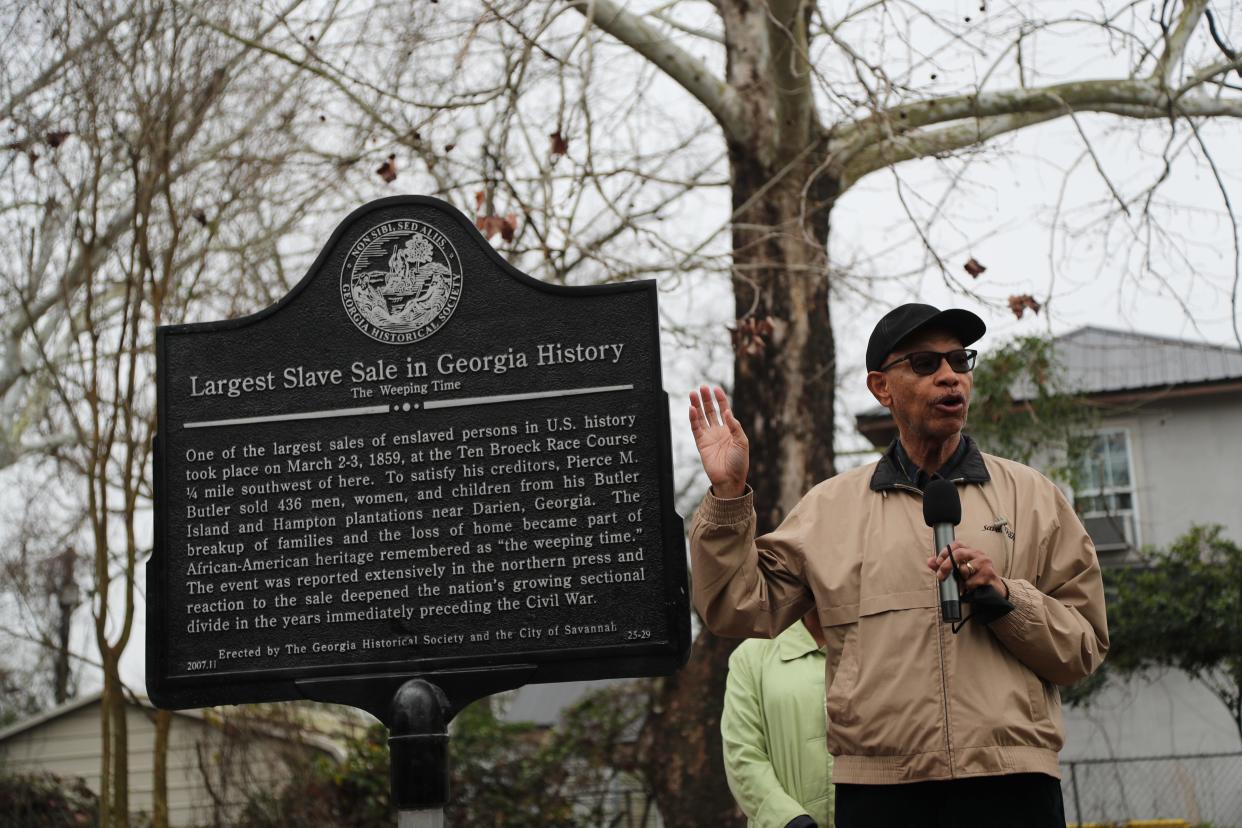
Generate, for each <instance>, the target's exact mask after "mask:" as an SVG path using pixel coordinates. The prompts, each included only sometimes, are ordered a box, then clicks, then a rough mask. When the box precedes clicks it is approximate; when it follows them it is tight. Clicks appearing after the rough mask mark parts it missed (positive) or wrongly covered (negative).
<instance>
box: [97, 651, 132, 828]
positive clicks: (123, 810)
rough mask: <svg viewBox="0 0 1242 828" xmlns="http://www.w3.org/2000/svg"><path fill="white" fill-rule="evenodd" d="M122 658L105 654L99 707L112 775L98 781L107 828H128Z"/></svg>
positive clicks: (127, 741)
mask: <svg viewBox="0 0 1242 828" xmlns="http://www.w3.org/2000/svg"><path fill="white" fill-rule="evenodd" d="M118 659H119V654H116V653H111V652H108V653H105V654H104V662H103V667H104V689H103V694H102V697H101V698H100V704H101V705H102V707H103V715H104V716H105V717H106V718H107V731H106V732H107V733H108V742H109V745H108V748H109V750H108V752H109V754H110V759H111V761H109V762H108V763H107V765H108V772H109V775H108V776H105V777H104V778H103V779H101V780H100V781H99V786H100V791H101V795H102V793H103V791H105V790H106V791H108V808H107V812H106V816H107V821H106V822H104V823H103V825H104V826H105V828H128V825H129V726H128V722H127V721H126V716H125V713H126V711H125V688H124V687H123V686H122V684H121V677H120V673H119V665H118V663H117V662H118Z"/></svg>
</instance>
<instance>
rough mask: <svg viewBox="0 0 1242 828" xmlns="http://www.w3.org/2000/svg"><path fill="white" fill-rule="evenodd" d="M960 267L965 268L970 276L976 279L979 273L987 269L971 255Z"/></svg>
mask: <svg viewBox="0 0 1242 828" xmlns="http://www.w3.org/2000/svg"><path fill="white" fill-rule="evenodd" d="M962 267H964V268H966V272H967V273H969V274H970V275H971V277H972V278H975V279H978V278H979V274H980V273H982V272H983V271H985V270H987V267H985V266H984V265H981V264H979V260H978V259H976V258H975V257H974V256H971V257H970V258H969V259H968V260H967V261H966V264H964V265H962Z"/></svg>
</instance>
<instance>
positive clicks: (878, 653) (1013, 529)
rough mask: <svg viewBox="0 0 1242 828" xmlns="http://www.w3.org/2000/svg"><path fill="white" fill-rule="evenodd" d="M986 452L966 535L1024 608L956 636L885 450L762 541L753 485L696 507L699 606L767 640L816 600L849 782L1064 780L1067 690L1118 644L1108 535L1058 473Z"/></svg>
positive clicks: (831, 730) (838, 769) (970, 492)
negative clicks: (1107, 568) (1065, 491)
mask: <svg viewBox="0 0 1242 828" xmlns="http://www.w3.org/2000/svg"><path fill="white" fill-rule="evenodd" d="M971 452H972V453H971V455H970V456H969V457H968V458H967V461H965V462H964V463H963V464H962V466H961V467H959V468H964V469H965V473H964V474H963V476H962V477H961V478H960V479H957V480H956V481H955V482H957V484H958V492H959V494H960V495H961V501H962V521H961V523H960V524H959V525H958V526H957V529H956V537H957V539H958V540H960V541H963V542H964V543H966V544H967V545H969V546H972V547H974V548H976V549H979V550H981V551H983V552H985V553H987V554H988V556H990V557H991V559H992V561H993V562H994V564H995V566H996V569H997V571H998V572H999V573H1000V575H1001V577H1002V578H1004V579H1005V583H1006V584H1007V585H1008V587H1009V600H1010V601H1011V602H1012V603H1013V605H1014V610H1013V611H1012V612H1010V613H1009V614H1007V615H1005V616H1003V617H1002V618H1000V619H998V620H996V621H994V622H993V623H992V624H991V625H990V626H985V625H983V624H980V623H978V622H977V621H972V622H970V623H967V624H966V625H965V626H964V627H963V628H962V629H961V630H960V632H959V633H958V634H956V635H954V634H953V632H952V631H951V629H950V626H949V625H948V624H943V623H941V621H940V603H939V592H938V589H937V582H936V579H935V574H934V573H933V572H932V571H931V570H930V569H929V568H928V566H927V559H928V558H929V557H930V556H931V555H932V545H933V544H932V536H931V530H930V529H929V528H928V527H927V526H926V525H925V524H924V522H923V511H922V509H923V504H922V493H921V492H920V491H919V490H918V489H916V488H914V487H913V486H911V485H909V484H908V483H904V482H899V481H898V479H897V478H896V477H895V476H893V473H892V467H891V464H890V461H889V460H888V458H887V457H886V458H885V459H883V460H881V461H880V463H879V465H877V464H875V463H873V464H871V465H869V466H865V467H861V468H857V469H853V470H851V471H848V472H845V473H844V474H841V475H838V476H836V477H833V478H831V479H829V480H826V481H824V482H823V483H820V484H819V485H817V486H816V487H815V488H813V489H812V490H811V491H810V492H808V493H807V495H806V496H805V497H803V498H802V500H801V501H800V502H799V503H798V505H797V506H796V507H795V508H794V509H793V510H792V511H791V512H790V513H789V515H788V517H786V519H785V520H784V522H783V523H782V524H781V525H780V527H779V528H778V529H776V530H775V531H774V532H771V533H769V534H767V535H765V536H763V537H760V538H758V539H755V537H754V532H755V514H754V509H753V506H752V501H751V494H750V493H749V492H748V493H747V494H746V495H744V496H743V497H740V498H737V499H734V500H722V499H718V498H716V497H713V496H712V495H710V494H709V495H708V496H707V498H706V499H705V500H704V502H703V505H702V506H701V507H700V509H699V511H698V513H697V514H696V515H695V519H694V525H693V528H692V529H691V535H690V549H691V555H692V561H693V571H694V577H693V585H694V604H695V607H696V608H697V609H698V611H699V613H700V614H701V615H702V616H703V618H704V620H705V621H706V623H707V624H708V626H709V627H710V628H711V629H712V630H713V631H714V632H716V633H717V634H720V635H724V636H734V637H767V638H770V637H773V636H775V635H777V634H779V633H780V632H781V630H783V629H785V628H786V627H787V626H789V625H790V624H793V623H794V622H796V621H797V620H798V619H799V618H800V617H801V616H802V615H804V614H805V613H806V612H807V610H809V609H810V608H811V606H812V605H815V607H816V608H817V612H818V614H819V618H820V620H821V621H822V622H823V625H824V632H825V634H826V635H827V638H828V647H827V651H828V658H827V667H826V669H827V674H826V686H827V688H828V689H827V712H828V749H829V751H830V752H831V753H832V755H833V757H834V759H835V763H834V772H833V774H834V778H835V781H836V782H841V783H861V784H892V783H900V782H917V781H925V780H934V779H950V778H959V777H969V776H988V775H1000V774H1008V773H1027V772H1035V773H1045V774H1049V775H1051V776H1057V777H1059V776H1060V773H1059V771H1058V765H1057V753H1058V751H1059V750H1060V748H1061V745H1062V743H1063V741H1064V730H1063V725H1062V723H1061V700H1060V694H1059V692H1058V690H1057V685H1067V684H1070V683H1072V682H1074V681H1077V680H1078V679H1080V678H1082V677H1084V676H1086V675H1088V674H1090V673H1091V672H1092V671H1094V670H1095V669H1096V667H1098V666H1099V664H1100V662H1101V660H1102V659H1103V657H1104V653H1105V652H1106V651H1107V649H1108V630H1107V626H1106V622H1105V615H1104V590H1103V585H1102V583H1101V579H1100V567H1099V563H1098V561H1097V559H1096V554H1095V547H1094V546H1093V545H1092V543H1091V540H1090V538H1089V537H1088V536H1087V533H1086V530H1085V529H1083V526H1082V523H1081V522H1080V521H1079V520H1078V518H1077V516H1076V515H1075V514H1074V510H1073V508H1072V507H1071V506H1070V504H1069V503H1068V502H1067V501H1066V499H1065V497H1064V496H1063V495H1062V494H1061V492H1060V490H1058V489H1057V487H1056V486H1055V485H1053V484H1052V483H1051V482H1050V481H1049V480H1048V479H1047V478H1045V477H1043V476H1042V475H1041V474H1039V473H1038V472H1036V471H1035V470H1033V469H1031V468H1028V467H1027V466H1024V465H1022V464H1020V463H1015V462H1012V461H1009V460H1004V459H1001V458H998V457H993V456H991V455H986V454H981V453H979V452H978V450H977V449H974V448H973V446H972V447H971ZM962 610H963V614H964V615H968V614H969V613H970V612H971V609H970V605H969V604H967V603H963V605H962Z"/></svg>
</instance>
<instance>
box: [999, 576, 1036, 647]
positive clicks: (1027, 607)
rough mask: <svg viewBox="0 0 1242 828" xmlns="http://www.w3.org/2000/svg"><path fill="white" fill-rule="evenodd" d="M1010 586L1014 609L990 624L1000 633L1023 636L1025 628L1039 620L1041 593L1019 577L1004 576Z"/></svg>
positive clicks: (1010, 596)
mask: <svg viewBox="0 0 1242 828" xmlns="http://www.w3.org/2000/svg"><path fill="white" fill-rule="evenodd" d="M1001 580H1003V581H1004V582H1005V586H1006V587H1008V588H1009V603H1011V604H1013V611H1012V612H1007V613H1005V614H1004V615H1002V616H1001V617H1000V618H998V619H996V620H995V621H993V622H992V623H991V624H989V625H988V626H989V627H990V628H991V629H992V630H994V631H995V632H996V633H998V634H999V635H1002V636H1003V635H1006V634H1008V635H1010V636H1013V637H1015V638H1020V637H1022V635H1023V633H1024V632H1025V630H1026V629H1027V628H1028V627H1029V626H1030V625H1031V624H1033V623H1035V622H1036V621H1038V620H1039V609H1040V607H1041V593H1040V592H1039V591H1038V590H1036V589H1035V587H1033V586H1031V585H1030V584H1029V583H1027V582H1026V581H1023V580H1021V579H1019V578H1013V579H1010V578H1002V579H1001Z"/></svg>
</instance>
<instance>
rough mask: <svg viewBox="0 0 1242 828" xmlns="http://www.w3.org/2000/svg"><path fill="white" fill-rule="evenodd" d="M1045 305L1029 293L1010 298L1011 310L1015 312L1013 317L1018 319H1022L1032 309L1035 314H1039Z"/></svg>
mask: <svg viewBox="0 0 1242 828" xmlns="http://www.w3.org/2000/svg"><path fill="white" fill-rule="evenodd" d="M1042 307H1043V305H1041V304H1039V302H1038V301H1036V299H1035V297H1034V296H1032V295H1031V294H1029V293H1023V294H1021V295H1016V296H1010V297H1009V310H1011V311H1013V315H1014V316H1016V317H1017V318H1018V319H1021V318H1022V314H1024V313H1026V310H1027V308H1030V309H1031V311H1032V312H1033V313H1039V309H1040V308H1042Z"/></svg>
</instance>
